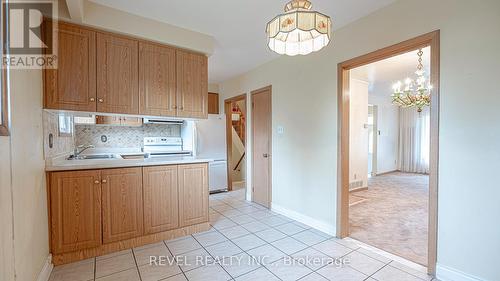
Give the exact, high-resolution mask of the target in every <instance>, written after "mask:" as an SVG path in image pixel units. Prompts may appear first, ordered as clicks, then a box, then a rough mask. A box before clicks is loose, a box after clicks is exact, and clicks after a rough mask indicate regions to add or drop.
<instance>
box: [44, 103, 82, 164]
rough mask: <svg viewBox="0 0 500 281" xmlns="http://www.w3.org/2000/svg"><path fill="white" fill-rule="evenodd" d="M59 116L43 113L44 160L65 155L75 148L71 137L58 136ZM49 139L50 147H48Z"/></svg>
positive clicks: (52, 113)
mask: <svg viewBox="0 0 500 281" xmlns="http://www.w3.org/2000/svg"><path fill="white" fill-rule="evenodd" d="M59 115H60V114H57V113H54V112H49V111H45V110H44V111H43V134H44V137H43V140H44V144H43V150H44V155H45V159H51V158H52V157H57V156H61V155H66V154H68V153H69V152H71V151H73V148H74V146H75V141H74V138H73V135H71V134H70V135H60V134H59V121H58V120H59ZM71 125H72V124H71ZM50 136H52V137H50ZM51 138H52V145H49V142H50V139H51Z"/></svg>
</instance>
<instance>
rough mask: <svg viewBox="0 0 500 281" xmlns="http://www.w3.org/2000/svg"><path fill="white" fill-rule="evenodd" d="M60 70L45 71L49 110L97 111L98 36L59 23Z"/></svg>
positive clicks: (79, 28)
mask: <svg viewBox="0 0 500 281" xmlns="http://www.w3.org/2000/svg"><path fill="white" fill-rule="evenodd" d="M57 35H58V44H59V47H58V60H57V67H58V68H57V69H45V70H44V72H45V77H44V79H45V107H46V108H52V109H65V110H82V111H95V110H96V34H95V32H94V31H91V30H88V29H85V28H82V27H79V26H75V25H72V24H67V23H63V22H59V23H58V30H57Z"/></svg>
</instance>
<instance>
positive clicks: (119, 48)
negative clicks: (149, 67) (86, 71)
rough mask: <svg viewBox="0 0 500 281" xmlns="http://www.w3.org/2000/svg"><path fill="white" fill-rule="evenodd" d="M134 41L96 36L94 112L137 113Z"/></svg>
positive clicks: (137, 92)
mask: <svg viewBox="0 0 500 281" xmlns="http://www.w3.org/2000/svg"><path fill="white" fill-rule="evenodd" d="M138 72H139V70H138V42H137V41H135V40H131V39H128V38H123V37H119V36H114V35H110V34H103V33H98V34H97V111H98V112H109V113H124V114H138V113H139V88H138Z"/></svg>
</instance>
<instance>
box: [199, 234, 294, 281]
mask: <svg viewBox="0 0 500 281" xmlns="http://www.w3.org/2000/svg"><path fill="white" fill-rule="evenodd" d="M214 229H215V228H214ZM215 231H217V232H219V233H220V234H221V235H222V236H224V237H226V236H225V235H224V234H223V233H221V232H220V231H219V230H217V229H215ZM245 236H246V235H245ZM255 236H257V235H255ZM241 237H243V236H241ZM226 238H227V239H228V241H230V242H231V243H233V244H234V245H235V246H236V247H238V248H239V249H240V250H242V251H243V253H245V254H247V255H248V256H250V257H251V258H252V259H254V260H255V261H256V262H257V263H258V264H259V265H260V267H258V268H256V269H254V270H251V271H249V272H247V273H245V274H242V275H240V276H238V277H241V276H244V275H246V274H248V273H250V272H253V271H256V270H257V269H259V268H261V267H264V268H265V269H266V270H267V271H269V272H270V273H271V274H272V275H274V276H275V277H276V278H278V279H279V280H282V279H281V278H279V277H278V276H276V274H274V273H273V272H272V271H270V270H269V269H267V267H266V266H265V265H264V264H261V263H260V262H258V260H256V259H255V257H254V256H253V255H251V254H250V253H248V252H247V251H249V250H253V249H257V248H259V247H262V246H264V245H265V244H268V245H270V246H271V247H272V245H271V244H269V243H267V241H265V240H263V239H261V240H262V241H264V242H265V244H264V245H261V246H258V247H255V248H252V249H249V250H247V251H245V250H243V249H242V248H241V247H240V246H238V245H237V244H236V243H234V242H233V241H232V240H231V239H229V238H228V237H226ZM259 239H260V238H259ZM278 250H279V249H278ZM207 252H208V251H207ZM280 252H281V251H280ZM209 254H210V253H209ZM284 254H285V253H284ZM238 277H236V278H238Z"/></svg>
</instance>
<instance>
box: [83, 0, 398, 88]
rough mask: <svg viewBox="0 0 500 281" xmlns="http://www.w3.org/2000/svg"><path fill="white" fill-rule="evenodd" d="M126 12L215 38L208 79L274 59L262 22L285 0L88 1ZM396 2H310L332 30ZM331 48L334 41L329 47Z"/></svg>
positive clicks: (280, 8) (222, 77)
mask: <svg viewBox="0 0 500 281" xmlns="http://www.w3.org/2000/svg"><path fill="white" fill-rule="evenodd" d="M91 1H92V2H95V3H98V4H101V5H105V6H109V7H112V8H115V9H119V10H122V11H125V12H129V13H132V14H136V15H139V16H143V17H147V18H150V19H154V20H158V21H162V22H165V23H168V24H171V25H175V26H179V27H183V28H186V29H189V30H192V31H197V32H200V33H204V34H207V35H210V36H212V37H214V38H215V42H216V46H215V52H214V54H213V55H212V56H211V57H210V59H209V80H210V82H211V83H218V82H222V81H224V80H227V79H229V78H231V77H234V76H237V75H240V74H243V73H245V72H247V71H249V70H251V69H253V68H255V67H257V66H259V65H261V64H263V63H265V62H268V61H270V60H272V59H273V58H276V57H277V56H278V55H276V54H274V53H272V51H270V50H269V49H268V48H267V41H266V36H265V26H266V23H267V22H268V21H269V20H271V19H272V18H273V17H274V16H276V15H277V14H279V13H282V12H283V7H284V5H285V4H286V2H287V0H281V1H277V0H167V1H165V0H141V1H130V0H128V1H127V0H91ZM394 1H395V0H376V1H374V0H349V1H346V0H312V3H313V9H314V10H317V11H320V12H322V13H324V14H327V15H329V16H331V17H332V20H333V28H334V30H335V29H338V28H340V27H342V26H345V25H346V24H348V23H350V22H353V21H355V20H357V19H359V18H361V17H363V16H366V15H368V14H370V13H372V12H374V11H375V10H377V9H380V8H382V7H384V6H386V5H388V4H390V3H392V2H394ZM332 43H333V44H335V41H333V42H332Z"/></svg>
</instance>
